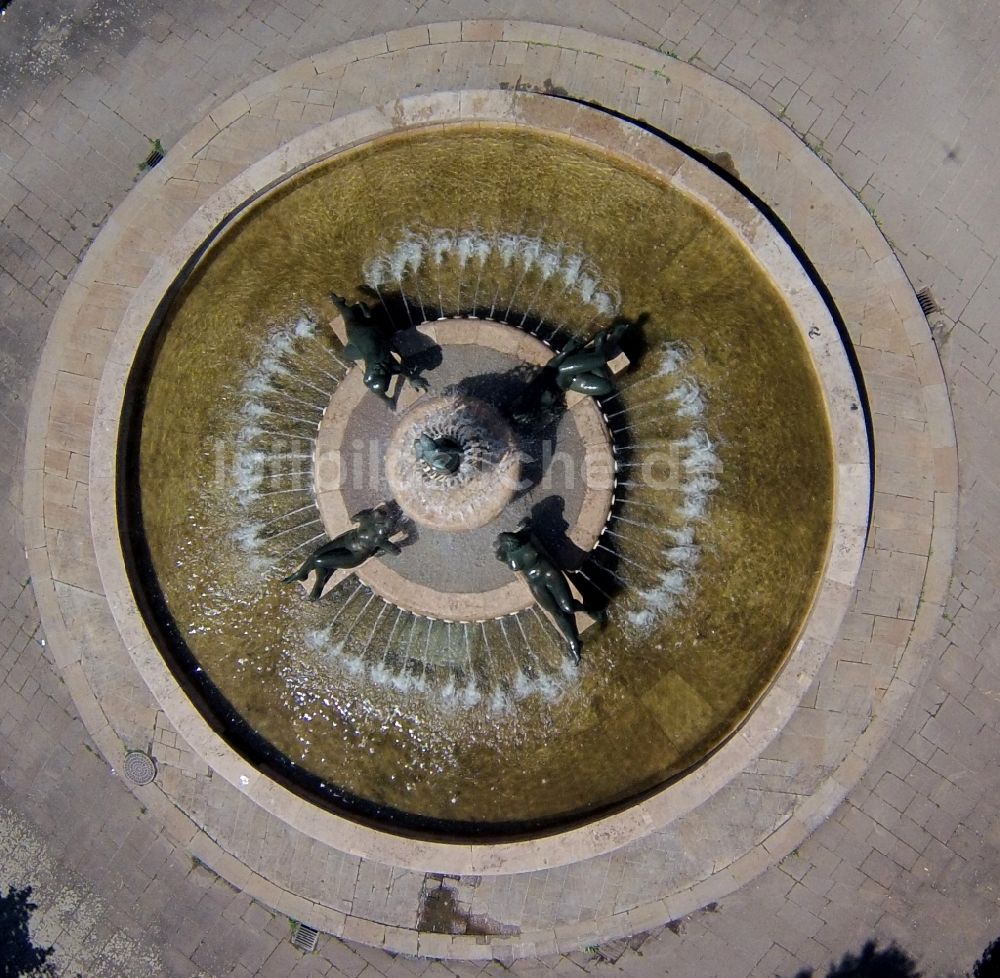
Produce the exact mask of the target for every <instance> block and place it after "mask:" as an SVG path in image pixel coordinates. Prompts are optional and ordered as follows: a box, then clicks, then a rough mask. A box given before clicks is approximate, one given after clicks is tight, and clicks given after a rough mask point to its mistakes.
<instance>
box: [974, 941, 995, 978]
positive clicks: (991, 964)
mask: <svg viewBox="0 0 1000 978" xmlns="http://www.w3.org/2000/svg"><path fill="white" fill-rule="evenodd" d="M972 978H1000V937H998V938H997V939H996V940H995V941H994V942H993V943H992V944H990V945H989V946H988V947H987V948H986V950H985V951H983V956H982V957H981V958H980V959H979V960H978V961H977V962H976V964H975V966H974V967H973V969H972Z"/></svg>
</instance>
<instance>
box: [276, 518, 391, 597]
mask: <svg viewBox="0 0 1000 978" xmlns="http://www.w3.org/2000/svg"><path fill="white" fill-rule="evenodd" d="M351 522H352V523H357V524H358V526H357V529H353V530H346V531H345V532H343V533H341V534H339V535H338V536H335V537H334V538H333V539H332V540H330V541H329V542H328V543H324V544H323V545H322V546H321V547H319V548H317V549H316V550H315V551H313V553H312V554H311V555H310V556H309V557H308V558H307V559H306V560H305V561H304V562H303V564H302V566H301V567H299V569H298V570H297V571H295V572H294V573H293V574H289V575H288V577H285V578H282V581H281V583H282V584H292V583H294V582H295V581H304V580H305V579H306V578H307V577H308V576H309V574H310V573H311V572H312V571H316V580H315V582H314V583H313V586H312V590H311V591H310V592H309V600H310V601H316V600H318V599H319V597H320V596H321V595H322V594H323V588H324V587H325V586H326V582H327V581H328V580H330V577H331V575H332V574H333V572H334V571H335V570H340V569H348V570H349V569H351V568H354V567H359V566H360V565H361V564H363V563H364V562H365V561H366V560H368V559H369V558H370V557H374V556H375V555H376V554H398V553H399V552H400V550H399V547H398V546H397V545H396V544H395V543H393V542H392V541H391V540H390V539H389V537H391V536H392V534H393V533H395V531H396V530H397V529H398V528H399V521H398V519H397V517H396V516H395V515H393V514H392V513H390V512H388V511H387V510H386V508H384V507H377V508H375V509H363V510H361V512H360V513H355V514H354V516H352V517H351Z"/></svg>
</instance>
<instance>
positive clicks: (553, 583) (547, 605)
mask: <svg viewBox="0 0 1000 978" xmlns="http://www.w3.org/2000/svg"><path fill="white" fill-rule="evenodd" d="M493 546H494V549H495V551H496V556H497V560H502V561H503V562H504V563H505V564H506V565H507V566H508V567H509V568H510V569H511V570H513V571H518V572H519V573H521V574H522V575H523V576H524V579H525V580H526V581H527V582H528V587H529V588H530V589H531V593H532V596H533V597H534V599H535V600H536V601H537V602H538V604H539V605H541V607H542V609H543V610H544V611H546V612H548V614H549V615H550V616H551V618H552V620H553V621H554V622H555V623H556V626H557V627H558V628H559V631H561V632H562V633H563V635H564V636H565V637H566V641H567V642H568V643H569V651H570V655H572V656H573V659H574V660H575V661H576V662H579V661H580V634H579V632H578V631H577V627H576V617H575V614H576V612H578V611H584V610H585V609H584V607H583V605H582V604H580V602H579V601H576V600H575V599H574V598H573V594H572V592H571V591H570V589H569V581H568V580H567V578H566V575H565V574H564V573H563V572H562V571H561V570H560V569H559V568H558V567H556V565H555V563H554V562H553V560H552V558H551V557H549V555H548V554H547V553H546V552H545V548H544V547H543V546H542V545H541V543H539V541H538V540H537V539H536V538H535V535H534V534H533V533H532V532H531V530H530V528H528V527H522V528H521V529H520V530H518V531H517V532H515V533H501V534H500V535H499V536H498V537H497V538H496V540H495V541H494V544H493Z"/></svg>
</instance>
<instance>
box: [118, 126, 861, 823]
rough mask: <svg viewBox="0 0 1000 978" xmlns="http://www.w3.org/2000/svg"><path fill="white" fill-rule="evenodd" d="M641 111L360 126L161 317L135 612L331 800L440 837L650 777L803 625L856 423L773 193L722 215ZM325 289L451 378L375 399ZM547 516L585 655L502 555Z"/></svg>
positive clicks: (142, 384) (289, 774)
mask: <svg viewBox="0 0 1000 978" xmlns="http://www.w3.org/2000/svg"><path fill="white" fill-rule="evenodd" d="M615 125H617V126H622V127H625V124H623V123H615ZM625 128H627V127H625ZM629 139H630V140H631V141H632V144H633V150H632V155H631V156H623V155H622V154H621V153H619V152H617V151H616V150H615V149H613V148H612V147H613V146H616V145H619V142H618V140H610V143H611V145H595V144H594V142H593V141H588V140H584V139H580V138H577V137H575V136H574V135H572V134H567V133H556V132H551V131H543V130H540V129H535V128H531V127H524V126H508V125H501V124H498V125H492V126H491V125H483V124H479V125H476V126H474V127H470V126H465V125H461V124H455V125H450V126H436V127H432V128H429V129H426V130H421V129H419V128H417V129H415V130H413V131H410V132H408V133H406V134H405V135H404V136H400V135H395V134H394V135H391V136H387V137H384V138H379V139H374V140H371V141H369V142H367V143H364V144H362V145H360V146H357V147H355V148H353V149H351V150H350V151H347V152H343V153H340V154H337V155H336V156H334V157H332V158H331V159H330V160H328V161H324V162H322V163H321V164H320V165H313V166H308V167H307V168H305V169H304V170H303V172H302V173H300V174H299V175H298V176H296V177H295V178H294V179H290V180H283V181H281V182H280V183H277V184H276V185H274V186H273V187H271V188H269V189H268V191H267V192H266V193H265V194H262V195H259V199H258V200H257V201H256V202H255V204H254V206H253V207H252V208H246V209H244V210H242V211H241V212H240V213H239V215H238V217H236V218H235V219H231V220H230V221H229V222H228V224H227V226H226V228H225V234H222V235H219V234H215V235H213V238H212V240H211V246H210V247H208V248H206V249H203V251H202V252H201V253H199V255H198V257H197V260H196V261H192V262H191V263H189V267H188V269H187V271H186V272H185V273H184V274H183V275H182V276H181V278H180V279H178V281H177V283H176V284H175V287H174V290H173V293H172V295H171V297H170V300H169V301H168V302H163V303H161V305H160V313H159V315H158V316H157V317H155V319H154V324H153V326H154V328H153V329H152V330H150V331H149V332H148V333H147V338H146V342H145V347H144V349H143V351H141V355H140V356H139V358H138V359H137V360H136V362H135V366H134V367H133V372H132V380H131V383H132V384H133V385H134V387H135V389H136V390H141V391H142V392H143V393H142V401H141V410H138V411H135V412H133V413H132V414H130V415H129V416H128V417H126V419H125V422H124V429H123V430H124V440H123V446H124V453H123V456H122V463H121V466H120V471H121V474H122V479H123V482H122V501H123V505H122V510H121V518H122V520H123V525H124V527H125V539H126V540H127V544H128V548H129V550H130V551H131V553H132V554H133V558H132V568H133V585H134V587H135V588H136V589H137V592H138V593H139V594H140V595H141V596H143V597H142V604H143V605H144V607H146V608H147V609H149V614H148V615H147V624H148V626H149V627H150V628H151V630H152V631H153V632H154V634H155V635H156V637H157V640H158V643H159V645H160V647H161V648H162V650H163V651H164V654H165V655H167V657H168V658H169V659H170V660H171V661H172V662H173V663H174V664H175V666H176V667H177V668H178V669H179V670H180V671H181V672H183V673H184V675H185V678H186V681H187V682H188V683H189V684H190V686H192V687H193V688H194V689H195V691H196V693H197V695H198V697H199V698H200V700H201V703H202V705H203V709H204V710H206V711H207V712H208V713H209V714H210V715H211V716H212V717H213V722H215V723H216V724H218V725H219V727H220V728H221V729H222V730H223V732H224V734H225V736H226V737H227V738H228V740H229V742H230V743H231V744H232V745H233V746H234V747H236V749H237V750H239V751H240V752H241V753H242V754H243V755H244V756H245V757H247V758H249V759H250V760H251V761H252V762H254V763H257V764H261V765H266V766H267V767H268V769H270V770H273V771H276V772H278V773H279V776H280V778H281V780H282V782H283V783H285V784H288V785H290V786H292V787H293V788H294V789H295V790H298V791H302V792H304V793H306V794H307V795H308V797H310V798H311V799H313V800H315V801H318V802H319V803H321V804H323V805H326V806H331V807H334V808H335V809H336V810H337V811H339V812H341V813H345V814H349V815H351V816H352V817H355V818H360V819H364V820H370V821H372V822H373V823H375V824H377V825H379V826H381V827H387V828H394V827H398V828H401V829H404V830H405V831H407V832H419V833H423V834H427V835H431V836H433V837H435V838H437V839H441V840H445V841H450V840H460V839H482V838H495V837H497V836H503V835H506V836H513V837H523V836H524V835H526V834H531V833H533V832H537V831H539V830H543V829H544V830H545V831H551V830H552V829H553V828H555V827H567V826H571V825H574V824H579V823H580V822H581V821H584V820H587V819H592V818H594V817H595V816H597V815H599V814H606V813H608V812H609V811H613V810H615V809H619V808H622V807H623V806H627V805H630V804H633V803H635V802H637V801H639V800H641V799H642V798H643V797H645V796H646V795H648V794H649V793H650V792H652V791H655V790H656V789H658V788H661V787H662V786H663V785H665V784H668V783H669V782H670V781H671V780H672V779H674V778H676V777H677V776H679V775H680V774H682V773H683V772H684V771H686V770H687V769H689V768H690V767H691V766H692V765H694V764H696V763H697V762H699V761H700V760H702V759H704V758H705V757H706V756H708V755H710V754H711V752H712V751H713V750H714V749H715V748H717V747H718V746H719V745H720V744H722V743H723V742H724V741H725V740H726V738H727V737H729V736H730V734H731V733H732V732H733V730H734V729H736V728H737V727H738V725H739V724H740V723H741V722H742V721H743V720H744V718H745V717H746V716H747V715H748V713H749V711H750V710H751V709H752V707H753V706H754V704H755V703H756V702H757V700H758V699H759V698H760V696H761V695H762V694H763V692H764V691H765V690H766V689H767V687H768V685H769V684H770V683H771V682H772V681H773V678H774V676H775V674H776V672H777V671H778V670H779V669H780V667H781V665H782V663H783V662H784V661H785V659H786V657H787V656H788V655H789V653H790V652H791V650H792V649H793V647H794V646H795V644H796V642H797V641H798V640H799V639H800V637H801V635H802V634H803V628H804V627H805V623H806V621H807V618H808V612H809V609H810V606H811V604H812V602H813V600H814V597H815V595H816V593H817V590H818V589H819V588H820V586H821V583H822V581H823V573H824V568H825V567H826V564H827V560H828V555H829V547H830V539H831V526H832V525H833V522H834V513H835V503H834V484H835V475H834V464H835V463H834V456H833V454H832V453H833V447H834V444H837V445H841V444H853V442H851V441H850V438H856V434H852V435H851V436H850V438H848V439H846V440H845V437H844V436H843V435H842V434H841V432H840V429H839V428H838V434H837V438H836V440H834V439H831V432H830V417H831V414H830V402H829V400H828V395H824V391H823V381H821V375H820V374H818V373H817V369H816V365H817V354H816V352H815V350H814V349H813V344H814V343H815V342H818V343H819V344H820V346H819V348H820V349H821V350H822V351H824V354H823V355H824V356H825V355H826V351H828V350H831V349H834V348H836V344H837V342H838V341H837V339H836V336H835V331H833V330H832V323H831V321H830V317H829V314H828V313H827V312H826V310H825V308H824V307H823V305H822V303H821V302H820V301H819V300H818V298H817V297H816V295H815V292H813V291H811V287H810V286H809V284H808V280H807V279H806V277H805V275H804V274H803V273H802V271H801V268H799V266H798V265H797V264H795V262H794V259H791V258H790V253H789V252H787V249H786V250H785V251H784V252H783V251H782V250H781V248H782V245H781V244H780V239H778V238H777V236H776V235H774V233H773V231H771V232H765V230H764V229H763V227H762V224H761V221H760V218H759V215H757V214H756V213H754V214H753V215H752V216H750V217H747V216H746V214H747V212H746V211H745V210H743V208H744V207H745V204H736V205H732V212H735V213H738V214H739V215H740V218H739V220H735V219H734V218H733V217H732V216H731V214H727V213H726V212H725V211H724V210H720V208H719V207H718V206H716V205H717V203H718V200H719V199H721V198H723V197H725V193H729V194H730V195H732V197H736V198H738V195H735V193H734V192H733V191H729V190H726V191H725V192H723V191H721V190H720V189H719V186H717V185H712V186H711V193H706V192H705V191H704V189H703V188H701V187H700V186H698V185H697V179H695V180H692V178H691V176H690V174H688V176H687V181H686V182H685V180H682V179H680V177H679V175H678V168H679V167H681V166H682V164H683V157H682V154H680V153H679V152H678V151H677V150H675V149H672V148H669V147H665V146H664V145H663V144H662V143H660V142H659V141H658V140H657V139H656V137H654V136H649V135H646V134H641V135H640V134H639V133H638V131H635V130H630V131H629ZM640 150H641V152H640ZM651 161H653V162H651ZM654 163H655V165H654ZM682 172H683V171H682ZM567 173H572V174H573V179H572V180H570V181H568V180H567V179H566V174H567ZM373 187H378V188H379V190H378V192H377V193H373V192H372V190H371V188H373ZM345 201H349V202H350V205H351V206H344V202H345ZM333 202H336V204H334V203H333ZM595 202H599V205H598V206H596V207H595ZM762 243H763V244H764V247H762ZM776 254H777V255H778V256H779V260H776V259H775V255H776ZM788 283H791V287H790V288H788V287H787V284H788ZM331 289H336V290H337V291H338V292H339V293H342V294H344V295H348V296H349V297H350V299H351V301H354V302H358V301H362V302H364V303H367V304H368V305H369V307H370V309H371V314H372V317H373V320H377V322H375V321H373V324H372V328H373V329H375V328H377V329H379V330H381V331H383V333H384V335H385V336H387V337H389V338H390V342H391V344H392V348H393V350H394V352H393V354H392V356H393V357H396V358H397V362H400V361H401V360H405V361H406V362H407V363H409V364H411V365H412V366H413V367H414V369H415V370H416V371H417V372H418V373H419V374H420V376H421V377H422V378H423V379H424V380H426V381H427V382H428V384H429V387H430V390H429V391H428V392H426V393H422V392H418V391H415V390H412V389H409V388H404V389H403V391H402V392H399V391H397V392H394V393H392V395H391V398H390V399H385V398H383V397H381V396H377V395H376V394H374V393H372V391H370V390H366V388H365V384H364V382H363V379H364V376H366V368H364V367H362V365H361V364H358V365H355V362H354V359H353V358H354V355H355V353H356V351H352V344H351V343H350V342H347V337H346V336H345V335H343V333H342V331H340V330H339V327H338V325H337V322H338V320H337V312H336V310H335V309H333V308H332V307H331V306H330V304H329V301H328V299H327V296H328V294H329V292H330V290H331ZM789 296H791V298H789ZM619 322H629V323H631V324H633V328H631V329H630V330H629V332H628V333H627V334H626V339H625V340H624V341H623V348H624V354H625V356H624V360H623V362H622V363H620V364H618V366H617V367H615V370H614V371H611V370H610V366H611V365H610V364H609V372H608V375H607V376H608V378H609V379H608V383H607V384H606V385H605V386H601V385H598V387H599V393H597V394H596V396H582V395H580V394H577V393H575V392H574V391H573V390H571V389H567V390H557V389H556V388H552V390H551V391H550V393H551V394H553V396H552V398H550V401H551V403H548V402H547V403H546V405H545V410H539V411H537V412H536V413H535V415H534V416H533V417H531V416H530V412H528V415H529V416H528V417H527V420H526V417H525V414H524V412H523V411H521V410H520V409H519V405H522V404H523V402H524V400H525V398H526V397H527V392H528V391H530V390H531V389H532V385H533V384H534V383H535V382H536V380H537V378H538V377H539V375H540V370H541V369H542V368H543V367H544V365H545V364H546V363H548V362H550V361H551V360H552V358H553V357H559V356H560V355H562V354H564V353H568V352H569V351H572V350H574V349H576V348H578V347H584V348H586V347H585V345H586V344H587V343H588V342H592V341H593V338H594V337H596V336H599V335H601V332H602V330H605V329H608V328H610V327H611V326H612V325H613V324H615V323H619ZM814 330H815V331H817V332H815V333H814V332H813V331H814ZM817 336H820V337H821V338H820V339H819V340H818V341H817V340H816V337H817ZM602 369H603V368H602ZM838 369H840V370H841V371H842V370H843V366H842V367H840V368H838ZM842 380H843V373H841V374H838V384H840V386H839V388H838V396H839V397H841V398H844V399H846V400H847V401H850V403H851V404H853V409H854V410H855V411H856V409H857V406H858V403H857V400H856V391H854V390H853V388H852V387H851V386H850V385H849V384H847V385H844V384H842V383H841V382H842ZM178 404H184V406H185V410H184V414H183V417H182V418H178V416H177V411H176V406H177V405H178ZM850 410H852V408H850V407H848V406H847V405H846V403H842V404H841V405H840V406H838V407H836V408H835V409H834V411H833V415H834V416H835V417H836V418H838V419H839V418H841V417H842V416H847V415H846V412H847V411H850ZM836 423H837V424H838V425H839V424H840V421H839V420H838V421H837V422H836ZM422 438H427V439H429V440H430V442H431V445H430V447H428V445H426V444H425V445H424V446H423V448H422V449H420V448H419V446H420V442H421V439H422ZM418 449H419V450H418ZM435 453H437V454H435ZM775 459H781V463H782V464H781V465H780V466H776V465H775V464H774V462H775ZM442 493H444V496H442V495H441V494H442ZM442 499H444V500H445V502H442ZM391 500H394V501H395V503H396V504H398V505H399V506H400V508H401V510H402V513H403V516H404V517H408V518H409V519H408V520H404V521H403V522H404V523H405V524H406V526H405V527H404V532H403V534H402V535H401V536H400V538H399V539H397V540H396V541H395V543H394V547H396V548H398V553H392V552H391V553H386V554H384V555H376V556H373V557H372V558H371V559H369V560H367V561H366V562H364V563H363V564H361V565H360V566H358V567H355V568H351V569H350V570H349V572H347V573H338V574H336V575H334V576H333V577H331V579H330V582H329V583H328V586H327V589H326V593H325V595H324V597H323V598H322V599H321V600H320V601H317V602H315V603H310V602H306V601H305V600H304V595H303V594H302V592H301V591H300V590H299V589H298V588H290V587H287V586H283V585H282V584H281V580H282V578H283V577H285V576H286V575H288V574H289V572H290V571H292V570H293V569H294V568H295V566H296V565H298V564H300V563H301V561H302V560H303V559H304V558H306V557H307V556H308V555H309V554H310V553H311V552H313V551H314V550H315V549H316V548H317V547H320V546H322V545H323V543H324V541H325V540H327V539H328V538H333V537H335V536H336V535H338V534H342V533H344V532H346V531H348V530H349V527H350V526H351V518H352V517H353V516H355V515H356V514H358V513H360V512H363V511H365V510H366V509H370V508H371V507H373V506H379V505H381V504H384V503H387V502H389V501H391ZM525 522H527V523H528V524H529V525H530V527H531V529H532V531H533V532H534V533H535V534H536V536H537V539H538V542H539V546H540V547H541V548H542V550H543V551H544V552H545V553H546V554H547V555H550V557H551V562H552V565H553V566H555V567H557V568H558V569H559V571H560V572H565V573H566V574H567V576H568V581H569V584H570V585H571V587H572V589H573V599H574V601H575V602H576V604H575V605H574V606H575V607H581V608H582V607H586V608H588V610H591V611H594V612H595V614H594V615H591V616H589V617H588V616H586V615H584V614H582V613H581V614H580V615H579V617H578V621H577V627H578V628H579V629H580V630H581V631H582V632H583V636H584V640H583V657H582V660H581V662H580V664H579V665H576V664H574V662H573V660H572V658H571V657H570V656H568V655H567V646H566V639H565V635H564V632H565V628H564V627H563V625H560V623H559V621H558V619H554V618H553V617H552V616H551V615H550V614H548V613H546V611H545V610H544V609H542V608H541V607H540V606H539V605H538V604H537V603H536V602H535V601H534V600H533V597H532V592H531V591H530V589H529V587H528V585H527V583H526V582H525V580H524V579H522V577H521V575H519V574H515V572H514V571H513V570H512V569H511V567H509V566H507V565H506V564H505V563H504V562H502V561H498V560H497V559H496V555H495V554H494V543H495V541H496V540H497V537H498V535H499V534H500V533H503V532H510V531H513V530H515V529H516V528H517V527H518V526H520V525H522V524H524V523H525ZM139 530H141V532H139ZM561 629H562V630H561Z"/></svg>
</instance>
